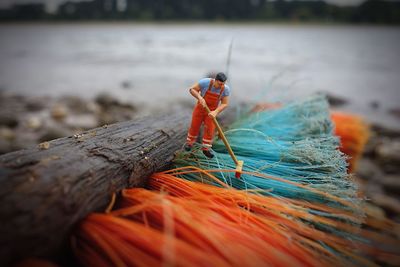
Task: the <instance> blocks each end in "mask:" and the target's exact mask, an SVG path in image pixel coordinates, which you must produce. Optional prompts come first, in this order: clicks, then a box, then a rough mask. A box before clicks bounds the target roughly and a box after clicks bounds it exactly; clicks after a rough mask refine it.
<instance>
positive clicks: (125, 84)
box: [121, 81, 132, 89]
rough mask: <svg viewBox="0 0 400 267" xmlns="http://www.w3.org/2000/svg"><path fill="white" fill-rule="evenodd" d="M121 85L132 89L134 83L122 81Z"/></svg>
mask: <svg viewBox="0 0 400 267" xmlns="http://www.w3.org/2000/svg"><path fill="white" fill-rule="evenodd" d="M121 87H122V88H123V89H130V88H132V83H131V82H130V81H123V82H122V83H121Z"/></svg>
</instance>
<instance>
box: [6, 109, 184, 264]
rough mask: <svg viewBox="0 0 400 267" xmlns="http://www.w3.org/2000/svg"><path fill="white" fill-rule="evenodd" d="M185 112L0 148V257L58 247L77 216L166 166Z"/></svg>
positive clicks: (49, 254)
mask: <svg viewBox="0 0 400 267" xmlns="http://www.w3.org/2000/svg"><path fill="white" fill-rule="evenodd" d="M189 115H190V114H188V113H184V114H173V115H170V116H161V117H157V118H144V119H141V120H138V121H128V122H123V123H117V124H113V125H110V126H108V127H101V128H97V129H93V130H90V131H87V132H85V133H83V134H82V135H79V136H71V137H66V138H61V139H56V140H53V141H50V142H48V143H44V144H41V145H39V146H38V147H34V148H30V149H26V150H20V151H16V152H12V153H9V154H5V155H2V156H0V205H1V208H0V218H1V227H0V239H1V242H0V265H1V266H7V265H9V264H11V263H13V262H14V261H16V260H19V259H22V258H25V257H32V256H39V257H46V258H53V259H54V258H57V257H59V256H60V255H62V254H63V253H64V250H63V248H65V245H66V244H68V241H69V240H68V236H69V234H70V233H71V230H72V228H73V226H74V225H75V224H76V223H77V222H78V221H79V220H81V219H82V218H84V217H85V216H86V215H87V214H89V213H91V212H94V211H103V210H104V208H105V207H106V206H107V204H108V203H109V201H110V199H111V196H112V194H113V193H118V192H119V191H120V190H122V189H123V188H128V187H140V186H143V185H144V184H145V182H146V178H147V177H148V176H149V175H150V174H152V173H153V172H156V171H159V170H162V169H164V168H166V167H167V165H168V164H169V163H170V162H171V160H172V159H173V154H174V152H175V151H176V150H178V149H180V148H181V147H182V145H183V143H184V141H185V135H186V133H187V127H188V123H189Z"/></svg>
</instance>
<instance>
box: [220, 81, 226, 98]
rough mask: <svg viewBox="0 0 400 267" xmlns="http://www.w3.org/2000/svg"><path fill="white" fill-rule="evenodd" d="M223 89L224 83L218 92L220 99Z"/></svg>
mask: <svg viewBox="0 0 400 267" xmlns="http://www.w3.org/2000/svg"><path fill="white" fill-rule="evenodd" d="M224 90H225V84H223V85H222V87H221V90H220V92H219V99H221V96H222V93H223V92H224Z"/></svg>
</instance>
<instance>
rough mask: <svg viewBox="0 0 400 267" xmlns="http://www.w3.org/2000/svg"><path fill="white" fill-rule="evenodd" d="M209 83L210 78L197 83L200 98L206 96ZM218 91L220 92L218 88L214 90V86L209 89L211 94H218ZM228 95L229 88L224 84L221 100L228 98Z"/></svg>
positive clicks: (229, 92)
mask: <svg viewBox="0 0 400 267" xmlns="http://www.w3.org/2000/svg"><path fill="white" fill-rule="evenodd" d="M210 81H211V78H204V79H201V80H200V81H199V85H200V88H201V92H200V94H201V96H202V97H204V95H205V94H206V92H207V89H208V86H209V85H210ZM220 90H221V89H220V88H215V87H214V84H213V86H212V87H211V92H213V93H217V94H219V93H220ZM230 94H231V88H229V86H228V85H227V84H225V88H224V91H223V92H222V95H221V98H223V97H225V96H229V95H230Z"/></svg>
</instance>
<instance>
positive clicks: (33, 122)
mask: <svg viewBox="0 0 400 267" xmlns="http://www.w3.org/2000/svg"><path fill="white" fill-rule="evenodd" d="M27 126H28V127H29V128H30V129H33V130H37V129H39V128H40V127H41V126H42V122H41V120H40V119H39V118H38V117H30V118H29V119H28V121H27Z"/></svg>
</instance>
